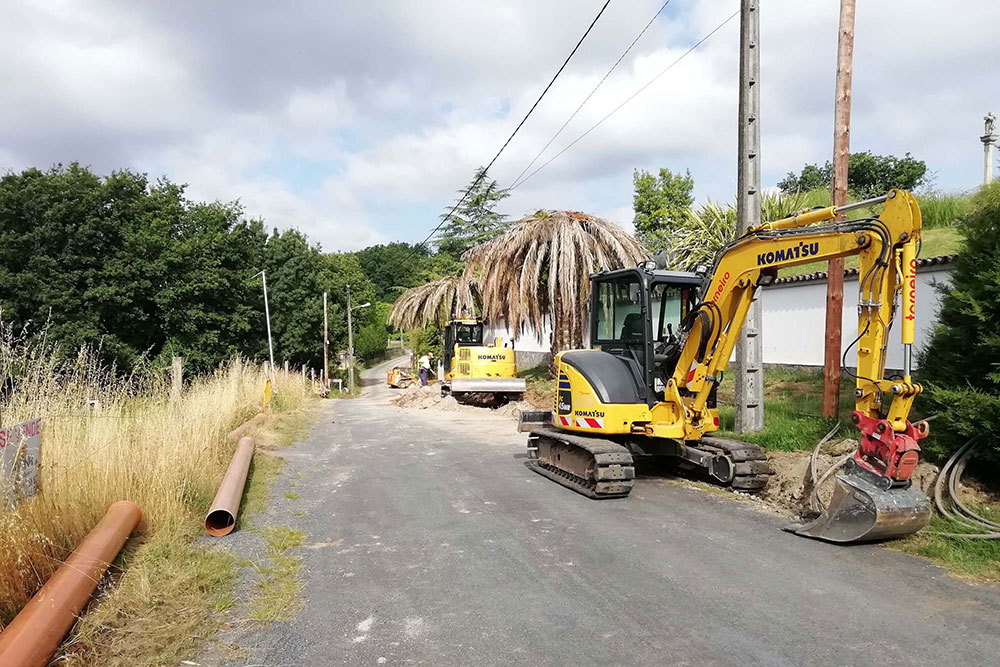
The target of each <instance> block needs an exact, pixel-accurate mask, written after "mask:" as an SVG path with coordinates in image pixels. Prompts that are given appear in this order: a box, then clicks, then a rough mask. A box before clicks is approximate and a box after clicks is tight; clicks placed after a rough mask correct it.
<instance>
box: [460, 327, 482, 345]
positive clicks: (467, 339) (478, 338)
mask: <svg viewBox="0 0 1000 667" xmlns="http://www.w3.org/2000/svg"><path fill="white" fill-rule="evenodd" d="M455 342H457V343H458V344H459V345H482V343H483V325H482V324H458V325H456V326H455Z"/></svg>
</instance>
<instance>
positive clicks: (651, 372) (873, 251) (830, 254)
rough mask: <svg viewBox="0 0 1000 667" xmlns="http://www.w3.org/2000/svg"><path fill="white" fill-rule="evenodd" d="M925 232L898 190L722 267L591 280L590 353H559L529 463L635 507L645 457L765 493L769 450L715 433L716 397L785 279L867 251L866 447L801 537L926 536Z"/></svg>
mask: <svg viewBox="0 0 1000 667" xmlns="http://www.w3.org/2000/svg"><path fill="white" fill-rule="evenodd" d="M877 204H884V207H883V208H882V212H881V214H880V215H879V216H878V217H868V218H862V219H858V220H850V221H847V220H843V219H842V215H843V214H844V213H847V212H848V211H851V210H855V209H861V208H865V207H870V206H874V205H877ZM920 231H921V219H920V209H919V207H918V205H917V202H916V200H915V199H914V197H913V196H912V195H911V194H910V193H908V192H905V191H903V190H892V191H890V192H889V193H888V194H887V195H886V196H884V197H878V198H875V199H871V200H867V201H862V202H858V203H856V204H851V205H848V206H842V207H832V206H831V207H827V208H822V209H813V210H808V211H803V212H800V213H798V214H796V215H793V216H791V217H788V218H784V219H782V220H777V221H774V222H765V223H763V224H761V225H759V226H757V227H754V228H752V229H749V230H748V231H747V232H746V233H745V234H744V235H742V236H740V237H739V238H737V239H736V240H734V241H732V242H730V243H729V244H727V245H726V246H725V247H723V248H722V249H721V250H720V252H719V253H718V255H717V256H716V259H715V263H714V266H713V267H712V269H711V270H710V271H709V270H708V269H707V268H704V270H698V271H696V272H694V273H682V272H673V271H662V270H657V269H656V268H655V265H653V264H652V263H647V264H644V265H641V266H639V267H636V268H634V269H622V270H617V271H606V272H602V273H597V274H594V275H592V276H591V296H590V343H591V346H592V349H588V350H571V351H565V352H561V353H560V354H558V355H557V356H556V359H555V366H556V369H557V371H558V383H557V385H558V386H557V388H556V391H555V397H554V408H555V409H554V410H553V411H552V412H534V413H524V414H523V415H522V418H521V419H522V421H521V430H528V431H530V435H529V437H528V455H529V460H528V465H529V466H530V467H531V468H532V470H534V471H535V472H538V473H539V474H542V475H544V476H546V477H549V478H550V479H552V480H554V481H556V482H558V483H560V484H562V485H564V486H567V487H569V488H571V489H574V490H575V491H578V492H580V493H582V494H584V495H587V496H590V497H591V498H615V497H623V496H627V495H628V493H629V492H630V491H631V489H632V481H633V479H634V477H635V466H634V459H633V456H641V457H672V458H673V459H675V460H676V461H677V462H678V463H679V464H680V465H681V467H684V468H688V469H694V470H697V471H701V472H702V473H704V474H706V475H708V476H710V477H711V478H713V479H714V480H715V481H717V482H718V483H721V484H724V485H728V486H730V487H732V488H733V489H737V490H741V491H748V492H754V491H758V490H760V489H763V488H764V487H765V485H766V484H767V481H768V478H769V476H770V474H771V470H770V467H769V465H768V462H767V457H766V455H765V454H764V451H763V450H762V449H761V448H760V447H758V446H757V445H754V444H750V443H745V442H740V441H737V440H732V439H729V438H722V437H718V436H715V435H713V433H714V432H715V431H718V429H719V413H718V409H717V407H716V390H717V388H718V385H719V382H721V380H722V376H723V371H725V369H726V366H727V365H728V363H729V358H730V355H731V354H732V352H733V347H734V346H735V345H736V340H737V338H738V336H739V332H740V329H741V328H742V326H743V323H744V320H745V319H746V316H747V311H748V309H749V308H750V303H751V301H752V300H753V298H754V293H755V292H756V290H757V289H758V288H759V287H762V286H766V285H769V284H771V283H772V282H773V281H774V280H775V278H776V277H777V274H778V269H781V268H785V267H791V266H796V265H799V264H806V263H809V262H815V261H817V260H828V259H832V258H835V257H846V256H849V255H858V256H859V262H860V273H859V280H858V289H859V298H858V334H857V338H855V339H854V341H853V342H852V343H851V345H850V346H849V347H848V349H847V350H846V351H845V353H844V359H845V360H846V358H847V355H848V354H849V353H850V351H851V350H855V351H856V352H855V353H856V355H857V363H856V372H855V373H853V375H854V377H855V378H856V388H855V410H854V413H853V421H854V423H855V425H856V426H857V428H858V429H859V431H860V433H859V435H858V437H859V446H858V449H857V452H856V453H855V455H854V457H853V458H852V459H851V460H849V461H848V464H847V465H846V466H845V467H844V469H843V472H842V474H840V475H838V477H837V485H836V488H835V490H834V495H833V498H832V499H831V501H830V503H829V505H828V507H827V508H826V510H825V511H824V512H823V513H822V514H821V515H819V516H818V517H815V518H814V519H813V520H811V521H807V522H804V523H800V524H797V525H794V526H792V527H790V530H792V531H793V532H796V533H798V534H800V535H804V536H808V537H815V538H819V539H824V540H828V541H832V542H857V541H863V540H875V539H886V538H893V537H901V536H904V535H909V534H910V533H913V532H915V531H917V530H919V529H920V528H922V527H923V526H924V525H926V524H927V522H928V521H929V519H930V512H931V509H930V501H929V500H928V498H927V496H925V495H924V494H923V493H921V492H920V491H919V490H918V489H917V488H915V487H913V486H912V485H911V483H910V476H911V475H912V474H913V470H914V468H915V466H916V465H917V462H918V457H919V451H920V447H919V445H918V444H917V442H918V441H919V440H920V439H921V438H923V437H924V436H926V435H927V433H928V427H927V423H926V422H924V421H921V422H917V423H911V422H910V421H909V413H910V408H911V406H912V404H913V400H914V398H915V397H916V396H917V395H918V394H919V393H920V391H921V387H920V385H919V384H917V383H916V382H914V381H913V380H912V378H911V377H910V366H911V353H912V348H913V339H914V314H915V308H916V303H915V299H916V287H915V285H916V283H915V280H916V276H915V269H916V256H917V248H918V246H919V243H920ZM900 298H901V299H902V310H901V312H900V311H899V310H898V308H897V306H898V304H899V302H900ZM897 318H898V319H899V323H900V329H901V334H902V343H903V352H904V362H903V363H904V368H903V373H902V377H901V378H899V379H889V378H886V377H885V375H886V373H885V359H886V345H887V342H888V335H889V329H890V327H891V326H892V323H893V322H894V321H895V320H896V319H897ZM845 365H846V361H845ZM807 444H811V443H803V445H804V446H806V445H807Z"/></svg>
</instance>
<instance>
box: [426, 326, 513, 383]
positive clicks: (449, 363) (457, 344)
mask: <svg viewBox="0 0 1000 667" xmlns="http://www.w3.org/2000/svg"><path fill="white" fill-rule="evenodd" d="M485 324H486V323H485V322H484V321H483V320H481V319H478V318H463V319H453V320H451V321H450V322H449V323H448V326H446V327H445V329H444V382H442V383H441V394H442V395H444V396H447V395H449V394H451V395H452V396H454V397H455V398H456V399H457V400H460V401H461V400H464V399H466V398H467V397H469V396H470V395H487V396H491V397H492V399H493V401H494V402H498V403H503V402H506V401H516V400H520V399H521V397H522V396H524V390H525V388H526V383H525V381H524V378H519V377H517V362H516V359H515V355H514V348H513V347H507V346H505V345H503V344H502V341H501V339H499V338H497V339H495V340H494V341H493V344H492V345H489V344H486V343H485V341H484V337H485V328H486V327H485Z"/></svg>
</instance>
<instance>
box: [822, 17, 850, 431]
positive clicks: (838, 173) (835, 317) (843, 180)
mask: <svg viewBox="0 0 1000 667" xmlns="http://www.w3.org/2000/svg"><path fill="white" fill-rule="evenodd" d="M853 61H854V0H840V31H839V39H838V41H837V97H836V99H835V101H834V111H833V116H834V119H833V123H834V125H833V186H832V199H833V205H834V206H843V205H844V204H846V203H847V165H848V162H849V160H850V157H851V74H852V70H853ZM843 319H844V260H843V259H842V258H839V257H838V258H837V259H831V260H830V263H829V267H828V268H827V279H826V348H825V354H824V356H823V416H824V417H836V416H837V413H838V412H839V409H840V364H841V360H840V346H841V328H842V323H843Z"/></svg>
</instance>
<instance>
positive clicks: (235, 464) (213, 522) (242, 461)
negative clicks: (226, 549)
mask: <svg viewBox="0 0 1000 667" xmlns="http://www.w3.org/2000/svg"><path fill="white" fill-rule="evenodd" d="M251 460H253V438H247V437H243V438H240V444H239V445H237V446H236V453H235V454H233V460H232V461H230V462H229V469H228V470H226V474H225V476H224V477H223V478H222V483H221V484H219V490H218V492H216V494H215V500H214V501H213V502H212V508H211V509H210V510H208V515H207V516H206V517H205V530H207V531H208V534H209V535H211V536H213V537H222V536H223V535H228V534H229V533H231V532H233V529H234V528H235V527H236V515H237V514H238V513H239V511H240V498H241V497H242V496H243V487H244V486H246V483H247V472H248V471H249V470H250V461H251Z"/></svg>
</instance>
